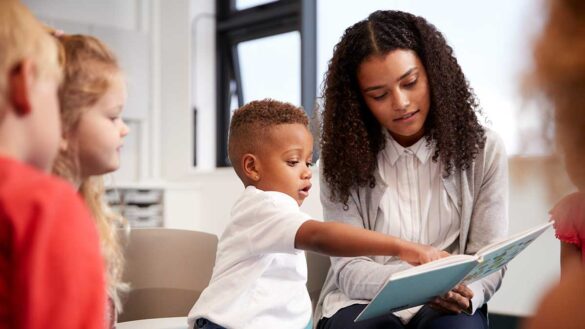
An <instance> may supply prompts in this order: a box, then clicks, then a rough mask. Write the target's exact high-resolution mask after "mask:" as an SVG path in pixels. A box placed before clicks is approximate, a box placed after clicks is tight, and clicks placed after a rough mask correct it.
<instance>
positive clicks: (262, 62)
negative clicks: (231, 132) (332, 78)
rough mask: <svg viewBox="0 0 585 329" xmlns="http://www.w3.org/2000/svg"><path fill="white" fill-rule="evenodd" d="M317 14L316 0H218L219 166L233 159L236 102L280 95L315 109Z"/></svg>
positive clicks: (226, 164)
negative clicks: (231, 124) (230, 146)
mask: <svg viewBox="0 0 585 329" xmlns="http://www.w3.org/2000/svg"><path fill="white" fill-rule="evenodd" d="M315 20H316V2H315V0H279V1H274V0H272V1H269V0H268V1H267V0H217V51H218V62H217V65H218V68H217V69H218V70H217V71H218V79H217V83H218V85H217V90H218V93H217V95H218V96H217V97H218V99H217V159H216V163H217V166H218V167H223V166H228V165H230V164H229V159H228V157H227V134H228V129H229V122H230V118H231V114H232V112H233V111H234V110H235V109H236V108H238V107H240V106H242V105H244V104H245V103H247V102H249V101H251V100H256V99H263V98H274V99H278V100H281V101H287V102H291V103H293V104H295V105H299V106H303V107H304V108H305V110H306V111H307V114H308V115H311V113H312V109H313V106H314V105H313V104H314V103H315V98H316V93H317V87H316V86H317V74H316V58H317V53H316V27H315V26H316V21H315ZM283 63H285V65H283Z"/></svg>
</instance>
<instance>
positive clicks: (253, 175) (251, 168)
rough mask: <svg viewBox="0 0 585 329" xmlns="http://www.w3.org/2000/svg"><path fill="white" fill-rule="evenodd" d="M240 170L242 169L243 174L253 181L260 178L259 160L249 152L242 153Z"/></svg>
mask: <svg viewBox="0 0 585 329" xmlns="http://www.w3.org/2000/svg"><path fill="white" fill-rule="evenodd" d="M242 170H243V171H244V175H246V177H248V178H249V179H251V180H252V181H253V182H257V181H259V180H260V162H259V161H258V158H257V157H256V156H255V155H253V154H250V153H246V154H244V156H243V157H242Z"/></svg>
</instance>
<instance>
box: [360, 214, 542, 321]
mask: <svg viewBox="0 0 585 329" xmlns="http://www.w3.org/2000/svg"><path fill="white" fill-rule="evenodd" d="M551 225H552V222H548V223H546V224H543V225H539V226H537V227H534V228H531V229H529V230H526V231H523V232H520V233H518V234H516V235H513V236H511V237H509V238H507V239H505V240H502V241H499V242H496V243H493V244H490V245H488V246H486V247H484V248H482V249H481V250H479V251H478V252H477V253H476V254H475V255H452V256H448V257H445V258H442V259H439V260H436V261H434V262H430V263H427V264H423V265H419V266H415V267H412V268H409V269H407V270H404V271H401V272H398V273H394V274H392V275H391V276H390V278H389V279H388V281H387V282H386V284H385V285H384V287H382V289H381V290H380V291H379V292H378V293H377V294H376V296H375V297H374V299H373V300H372V301H371V302H370V303H369V304H368V306H366V308H365V309H364V310H363V311H362V312H361V313H360V314H359V315H358V316H357V318H356V319H355V321H356V322H357V321H361V320H367V319H371V318H374V317H377V316H380V315H383V314H387V313H389V312H396V311H400V310H403V309H407V308H411V307H414V306H419V305H422V304H425V303H427V302H428V301H430V300H432V299H433V298H435V297H436V296H441V295H443V294H445V293H447V292H448V291H449V290H451V289H453V288H454V287H455V286H456V285H457V284H459V283H465V284H467V283H471V282H473V281H476V280H479V279H481V278H483V277H485V276H487V275H489V274H491V273H494V272H496V271H498V270H500V269H501V268H502V267H504V266H505V265H506V264H507V263H508V262H509V261H510V260H512V259H513V258H514V257H516V255H518V254H519V253H520V252H521V251H522V250H524V249H525V248H526V247H527V246H528V245H529V244H530V243H532V241H534V240H535V239H536V238H538V237H539V236H540V235H541V234H542V233H543V232H544V231H546V230H547V229H548V228H549V227H550V226H551Z"/></svg>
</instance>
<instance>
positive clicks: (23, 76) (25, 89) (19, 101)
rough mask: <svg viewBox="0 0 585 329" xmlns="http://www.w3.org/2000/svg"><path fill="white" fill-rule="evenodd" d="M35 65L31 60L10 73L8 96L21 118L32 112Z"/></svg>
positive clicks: (27, 60) (26, 60) (19, 64)
mask: <svg viewBox="0 0 585 329" xmlns="http://www.w3.org/2000/svg"><path fill="white" fill-rule="evenodd" d="M33 71H34V70H33V64H32V62H31V61H30V60H29V59H25V60H23V61H22V62H20V63H18V64H17V65H16V66H15V67H14V68H13V69H12V71H11V72H10V80H9V82H8V83H9V85H8V95H9V98H10V102H11V103H12V107H13V108H14V109H15V111H16V114H17V115H19V116H24V115H28V114H29V113H30V112H31V99H30V97H31V90H30V89H31V88H32V82H33V79H34V72H33Z"/></svg>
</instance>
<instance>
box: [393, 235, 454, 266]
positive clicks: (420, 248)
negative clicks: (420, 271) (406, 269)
mask: <svg viewBox="0 0 585 329" xmlns="http://www.w3.org/2000/svg"><path fill="white" fill-rule="evenodd" d="M403 242H404V246H402V247H401V248H400V252H399V254H398V257H400V259H402V260H403V261H405V262H407V263H409V264H411V265H420V264H424V263H428V262H430V261H433V260H437V259H439V258H443V257H447V256H449V253H448V252H446V251H442V250H439V249H437V248H434V247H431V246H427V245H423V244H418V243H413V242H408V241H403Z"/></svg>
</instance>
